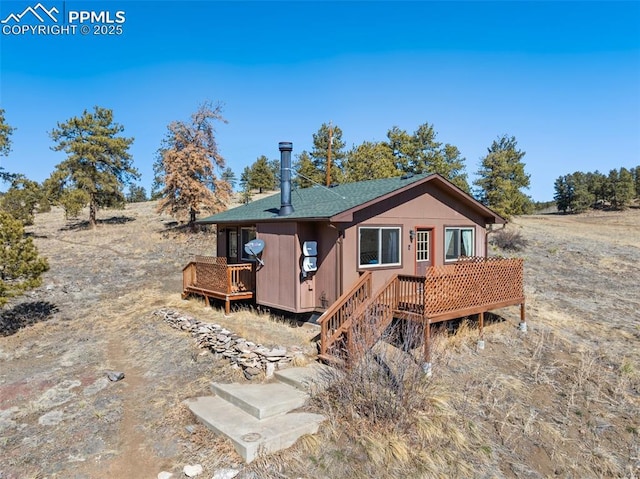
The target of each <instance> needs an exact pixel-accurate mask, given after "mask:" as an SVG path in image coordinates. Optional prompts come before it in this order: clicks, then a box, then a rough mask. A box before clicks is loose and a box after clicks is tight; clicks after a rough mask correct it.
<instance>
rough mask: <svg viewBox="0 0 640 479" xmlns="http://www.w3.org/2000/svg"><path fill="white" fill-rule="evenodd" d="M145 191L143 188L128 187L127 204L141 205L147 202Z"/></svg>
mask: <svg viewBox="0 0 640 479" xmlns="http://www.w3.org/2000/svg"><path fill="white" fill-rule="evenodd" d="M147 199H148V198H147V190H145V188H144V186H140V185H134V184H131V185H129V193H127V203H142V202H143V201H147Z"/></svg>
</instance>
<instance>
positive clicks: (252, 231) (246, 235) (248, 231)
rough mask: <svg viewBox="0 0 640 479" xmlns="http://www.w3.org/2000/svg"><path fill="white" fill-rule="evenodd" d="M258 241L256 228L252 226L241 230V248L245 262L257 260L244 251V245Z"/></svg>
mask: <svg viewBox="0 0 640 479" xmlns="http://www.w3.org/2000/svg"><path fill="white" fill-rule="evenodd" d="M254 239H256V228H255V226H252V227H250V228H246V227H245V228H240V247H241V248H242V259H243V260H245V261H255V258H254V257H253V256H251V255H249V254H247V252H246V251H245V250H244V245H246V244H247V243H248V242H249V241H251V240H254Z"/></svg>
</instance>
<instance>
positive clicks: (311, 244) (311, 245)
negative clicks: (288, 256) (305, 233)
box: [302, 241, 318, 256]
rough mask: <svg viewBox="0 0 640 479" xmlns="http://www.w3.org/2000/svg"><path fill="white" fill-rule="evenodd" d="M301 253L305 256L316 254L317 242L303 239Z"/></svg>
mask: <svg viewBox="0 0 640 479" xmlns="http://www.w3.org/2000/svg"><path fill="white" fill-rule="evenodd" d="M302 254H303V255H305V256H318V243H317V242H316V241H305V242H304V243H303V244H302Z"/></svg>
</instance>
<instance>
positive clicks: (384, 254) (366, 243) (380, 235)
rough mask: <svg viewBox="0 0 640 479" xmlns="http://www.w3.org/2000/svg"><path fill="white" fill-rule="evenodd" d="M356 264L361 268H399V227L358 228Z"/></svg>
mask: <svg viewBox="0 0 640 479" xmlns="http://www.w3.org/2000/svg"><path fill="white" fill-rule="evenodd" d="M358 236H359V239H358V253H359V256H360V257H359V261H358V264H359V266H360V267H361V268H369V267H375V266H400V237H401V236H400V227H399V226H380V227H369V226H361V227H360V228H358Z"/></svg>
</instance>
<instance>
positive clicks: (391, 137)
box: [387, 126, 417, 173]
mask: <svg viewBox="0 0 640 479" xmlns="http://www.w3.org/2000/svg"><path fill="white" fill-rule="evenodd" d="M387 140H388V143H389V148H391V151H392V152H393V156H394V158H395V160H396V168H398V169H399V170H400V171H403V172H405V173H413V172H414V171H413V164H414V163H415V158H416V157H417V149H416V145H415V141H414V138H413V136H412V135H410V134H409V133H407V132H406V130H401V129H400V128H399V127H397V126H394V127H392V128H391V129H390V130H389V131H387Z"/></svg>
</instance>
